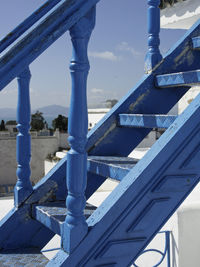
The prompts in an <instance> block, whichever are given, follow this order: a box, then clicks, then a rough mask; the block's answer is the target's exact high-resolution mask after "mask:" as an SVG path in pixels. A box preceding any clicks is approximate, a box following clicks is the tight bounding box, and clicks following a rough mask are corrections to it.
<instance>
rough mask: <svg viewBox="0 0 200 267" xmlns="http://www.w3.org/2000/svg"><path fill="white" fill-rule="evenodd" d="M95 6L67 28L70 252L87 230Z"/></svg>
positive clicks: (65, 240) (65, 237)
mask: <svg viewBox="0 0 200 267" xmlns="http://www.w3.org/2000/svg"><path fill="white" fill-rule="evenodd" d="M95 14H96V12H95V8H92V10H91V11H90V12H89V13H88V14H87V15H86V16H85V17H83V18H82V19H80V20H79V22H78V23H77V24H76V25H75V26H73V27H72V28H71V29H70V35H71V38H72V46H73V54H72V60H71V64H70V71H71V77H72V92H71V105H70V114H69V128H68V130H69V138H68V140H69V144H70V146H71V149H70V151H69V152H68V154H67V188H68V196H67V199H66V205H67V209H68V214H67V217H66V220H65V225H64V230H63V233H62V244H63V248H64V249H65V250H66V251H67V252H71V251H72V250H73V249H74V248H75V247H76V246H77V245H78V243H79V242H80V241H81V240H82V239H83V238H84V236H85V235H86V234H87V231H88V226H87V223H86V220H85V216H84V208H85V204H86V200H85V194H84V193H85V189H86V183H87V152H86V149H85V147H86V142H87V132H88V114H87V92H86V89H87V88H86V87H87V75H88V71H89V61H88V56H87V47H88V42H89V38H90V35H91V33H92V30H93V28H94V25H95Z"/></svg>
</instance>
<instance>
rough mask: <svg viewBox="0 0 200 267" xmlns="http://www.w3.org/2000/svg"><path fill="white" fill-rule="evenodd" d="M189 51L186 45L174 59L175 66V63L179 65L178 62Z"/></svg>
mask: <svg viewBox="0 0 200 267" xmlns="http://www.w3.org/2000/svg"><path fill="white" fill-rule="evenodd" d="M189 50H190V46H189V45H187V46H186V47H185V48H184V49H183V51H182V52H181V53H180V54H179V55H178V56H177V57H175V59H174V62H175V63H176V64H177V63H180V62H179V61H180V59H181V58H182V59H183V58H184V55H185V54H186V53H187V52H188V51H189Z"/></svg>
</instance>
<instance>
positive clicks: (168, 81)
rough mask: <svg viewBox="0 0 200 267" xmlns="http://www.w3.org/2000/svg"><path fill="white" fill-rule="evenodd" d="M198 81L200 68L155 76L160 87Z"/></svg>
mask: <svg viewBox="0 0 200 267" xmlns="http://www.w3.org/2000/svg"><path fill="white" fill-rule="evenodd" d="M198 83H200V70H194V71H187V72H179V73H170V74H162V75H157V76H156V84H157V86H158V87H160V88H164V87H174V86H192V85H196V84H198Z"/></svg>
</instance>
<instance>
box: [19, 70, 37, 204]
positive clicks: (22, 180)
mask: <svg viewBox="0 0 200 267" xmlns="http://www.w3.org/2000/svg"><path fill="white" fill-rule="evenodd" d="M30 78H31V73H30V70H29V69H25V70H24V71H23V72H22V73H21V74H20V75H19V77H18V106H17V122H18V124H17V129H18V131H19V133H18V135H17V145H16V147H17V149H16V151H17V163H18V165H17V183H16V186H15V189H14V197H15V206H16V207H18V206H20V205H21V204H22V203H23V202H24V201H25V200H26V199H27V198H28V196H29V195H30V194H31V193H32V191H33V188H32V185H31V181H30V174H31V168H30V159H31V137H30V134H29V129H30V119H31V107H30V96H29V84H30Z"/></svg>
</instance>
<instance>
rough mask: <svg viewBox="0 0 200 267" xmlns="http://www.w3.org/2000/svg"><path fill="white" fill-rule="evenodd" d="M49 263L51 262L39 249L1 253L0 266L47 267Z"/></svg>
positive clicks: (4, 251)
mask: <svg viewBox="0 0 200 267" xmlns="http://www.w3.org/2000/svg"><path fill="white" fill-rule="evenodd" d="M48 262H49V260H48V259H47V258H46V257H45V256H44V255H43V254H41V253H40V251H38V249H33V248H30V249H19V250H12V249H10V250H3V251H1V252H0V266H2V267H8V266H17V267H21V266H24V267H26V266H27V267H35V266H37V267H40V266H41V267H42V266H46V264H47V263H48Z"/></svg>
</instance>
